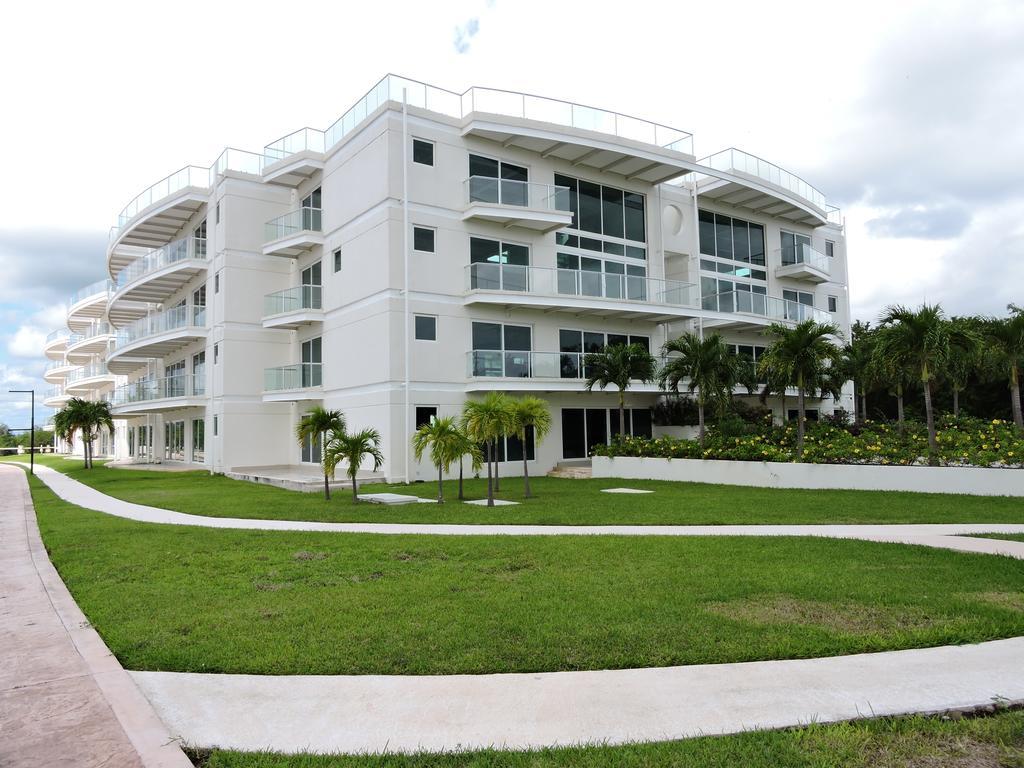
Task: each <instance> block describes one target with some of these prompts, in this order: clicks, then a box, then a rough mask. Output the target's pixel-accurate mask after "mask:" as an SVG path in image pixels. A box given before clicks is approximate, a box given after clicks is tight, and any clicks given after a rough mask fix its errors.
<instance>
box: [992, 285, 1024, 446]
mask: <svg viewBox="0 0 1024 768" xmlns="http://www.w3.org/2000/svg"><path fill="white" fill-rule="evenodd" d="M1007 309H1009V310H1010V316H1009V317H1007V318H1002V319H991V320H988V321H986V322H985V324H984V326H983V331H982V333H983V334H984V338H985V355H986V358H987V362H988V364H989V366H990V367H991V368H992V369H993V370H995V371H997V372H998V373H999V375H1000V376H1001V377H1004V378H1005V380H1006V383H1007V385H1008V386H1009V388H1010V410H1011V411H1012V413H1013V423H1014V424H1015V425H1017V429H1018V430H1024V416H1022V414H1021V403H1020V385H1021V377H1022V374H1024V308H1021V307H1018V306H1016V305H1014V304H1011V305H1010V306H1009V307H1007Z"/></svg>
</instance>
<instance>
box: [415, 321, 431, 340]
mask: <svg viewBox="0 0 1024 768" xmlns="http://www.w3.org/2000/svg"><path fill="white" fill-rule="evenodd" d="M414 321H415V329H416V339H417V340H418V341H437V318H436V317H433V316H432V315H416V317H415V318H414Z"/></svg>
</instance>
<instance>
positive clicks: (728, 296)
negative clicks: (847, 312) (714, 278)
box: [701, 291, 832, 323]
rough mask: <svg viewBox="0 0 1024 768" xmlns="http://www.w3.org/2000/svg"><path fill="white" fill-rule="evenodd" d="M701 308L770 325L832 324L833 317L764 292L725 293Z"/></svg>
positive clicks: (705, 301)
mask: <svg viewBox="0 0 1024 768" xmlns="http://www.w3.org/2000/svg"><path fill="white" fill-rule="evenodd" d="M701 306H702V307H703V308H704V309H707V310H710V311H712V312H734V313H737V314H742V315H754V316H756V317H763V318H764V319H766V320H768V321H770V322H790V323H802V322H803V321H804V320H814V321H815V322H818V323H831V322H832V316H831V315H830V314H829V313H828V312H826V311H824V310H822V309H816V308H815V307H811V306H808V305H807V304H801V303H799V302H796V301H790V300H789V299H781V298H779V297H777V296H765V295H764V294H763V293H749V292H747V291H724V292H722V293H715V294H711V295H708V296H705V297H704V298H703V299H701Z"/></svg>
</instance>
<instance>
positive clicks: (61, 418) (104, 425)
mask: <svg viewBox="0 0 1024 768" xmlns="http://www.w3.org/2000/svg"><path fill="white" fill-rule="evenodd" d="M54 426H55V428H56V431H57V432H58V433H60V435H61V437H63V438H64V439H65V440H66V441H67V442H69V443H70V442H72V441H73V440H74V439H75V434H81V436H82V454H83V459H84V466H85V469H92V467H93V460H92V459H93V441H94V440H95V439H96V438H97V437H98V436H99V434H100V432H101V430H103V429H106V430H107V431H108V432H113V431H114V420H113V418H112V417H111V415H110V403H108V402H107V401H106V400H95V401H92V400H83V399H82V398H80V397H72V398H71V399H70V400H68V402H67V403H66V404H65V405H64V407H63V408H62V409H61V410H60V411H59V412H58V413H57V414H56V415H55V416H54Z"/></svg>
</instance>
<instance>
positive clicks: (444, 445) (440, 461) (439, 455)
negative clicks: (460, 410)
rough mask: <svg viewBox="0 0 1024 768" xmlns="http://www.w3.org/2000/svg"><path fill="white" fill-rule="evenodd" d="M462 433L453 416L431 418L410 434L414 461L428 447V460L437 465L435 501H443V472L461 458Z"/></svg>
mask: <svg viewBox="0 0 1024 768" xmlns="http://www.w3.org/2000/svg"><path fill="white" fill-rule="evenodd" d="M462 440H463V435H462V434H461V433H460V431H459V426H458V424H457V423H456V421H455V417H454V416H445V417H443V418H439V419H432V420H431V421H430V422H428V423H426V424H424V425H422V426H421V427H420V428H419V429H417V430H416V433H415V434H414V435H413V436H412V445H413V450H414V451H415V454H416V461H419V460H420V459H422V458H423V453H424V451H426V450H427V448H429V449H430V460H431V461H432V462H433V464H434V466H435V467H437V503H438V504H443V503H444V473H445V472H447V471H448V469H449V468H450V467H451V465H452V462H453V461H455V460H456V459H460V460H461V458H462V447H463V446H462Z"/></svg>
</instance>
